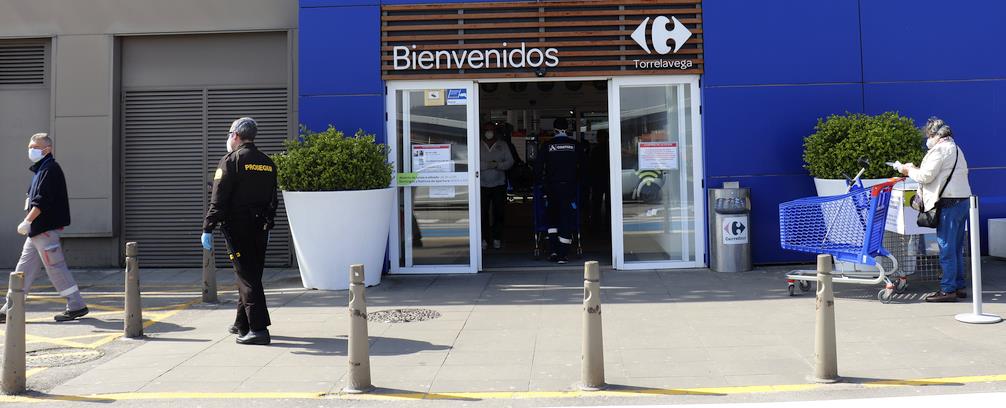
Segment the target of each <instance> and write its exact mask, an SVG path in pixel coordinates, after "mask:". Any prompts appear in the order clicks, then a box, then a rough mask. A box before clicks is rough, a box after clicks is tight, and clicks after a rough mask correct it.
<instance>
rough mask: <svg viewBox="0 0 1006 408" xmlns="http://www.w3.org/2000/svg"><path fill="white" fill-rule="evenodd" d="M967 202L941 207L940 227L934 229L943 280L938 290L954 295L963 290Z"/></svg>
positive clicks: (960, 201) (965, 200)
mask: <svg viewBox="0 0 1006 408" xmlns="http://www.w3.org/2000/svg"><path fill="white" fill-rule="evenodd" d="M968 207H969V204H968V200H967V199H964V200H959V201H957V202H956V203H953V204H950V205H949V206H947V207H943V208H942V209H941V210H940V225H939V226H937V227H936V243H937V244H939V246H940V267H941V268H943V279H942V280H941V281H940V290H942V291H943V292H945V293H954V292H955V291H957V290H958V289H964V287H965V283H964V225H965V224H966V223H967V221H968Z"/></svg>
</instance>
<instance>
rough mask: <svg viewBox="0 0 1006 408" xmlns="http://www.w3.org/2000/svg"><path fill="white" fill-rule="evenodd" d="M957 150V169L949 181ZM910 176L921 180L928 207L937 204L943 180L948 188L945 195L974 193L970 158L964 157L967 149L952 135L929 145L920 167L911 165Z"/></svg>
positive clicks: (946, 196) (963, 196) (921, 188)
mask: <svg viewBox="0 0 1006 408" xmlns="http://www.w3.org/2000/svg"><path fill="white" fill-rule="evenodd" d="M954 152H957V159H956V160H957V170H954V176H953V179H951V180H950V181H949V182H947V177H950V170H951V168H953V167H954ZM908 177H911V178H912V179H913V180H915V181H918V182H919V190H920V192H921V194H922V202H923V203H924V204H925V206H926V207H925V208H926V211H928V210H931V209H933V207H934V206H935V205H936V201H937V200H939V198H940V197H938V195H939V194H940V188H942V187H943V184H946V185H947V188H946V189H945V190H943V197H945V198H968V197H970V196H971V184H970V183H968V162H967V160H965V159H964V151H963V150H960V149H959V148H958V146H957V143H956V142H955V141H954V139H953V138H952V137H948V138H945V139H943V140H942V141H940V142H939V143H937V144H936V146H933V148H932V149H929V152H927V153H926V156H925V157H923V158H922V163H921V164H920V165H919V167H918V168H915V167H911V168H909V169H908Z"/></svg>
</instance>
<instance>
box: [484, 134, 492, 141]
mask: <svg viewBox="0 0 1006 408" xmlns="http://www.w3.org/2000/svg"><path fill="white" fill-rule="evenodd" d="M482 138H484V139H486V140H489V139H492V138H493V132H485V133H483V134H482Z"/></svg>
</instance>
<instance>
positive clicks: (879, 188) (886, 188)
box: [870, 177, 905, 197]
mask: <svg viewBox="0 0 1006 408" xmlns="http://www.w3.org/2000/svg"><path fill="white" fill-rule="evenodd" d="M904 180H905V178H904V177H893V178H890V179H888V180H887V181H885V182H883V183H880V184H877V185H874V186H873V189H872V190H871V191H870V195H872V196H874V197H876V196H877V195H879V194H880V193H885V192H890V191H891V190H893V189H894V185H895V184H898V183H900V182H902V181H904Z"/></svg>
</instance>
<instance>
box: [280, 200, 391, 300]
mask: <svg viewBox="0 0 1006 408" xmlns="http://www.w3.org/2000/svg"><path fill="white" fill-rule="evenodd" d="M394 194H395V189H393V188H386V189H380V190H362V191H312V192H292V191H284V192H283V200H284V201H285V203H286V213H287V218H288V219H289V221H290V232H291V233H292V234H293V245H294V248H295V249H296V252H297V262H298V263H299V264H300V265H299V266H300V277H301V280H302V281H303V283H304V287H305V288H313V289H322V290H342V289H348V288H349V266H350V265H352V264H363V265H364V274H365V280H364V282H365V283H366V285H367V286H373V285H377V284H379V283H381V270H382V269H383V267H384V255H385V249H386V248H387V244H388V233H389V232H390V230H391V206H392V203H393V201H394V197H395V196H394Z"/></svg>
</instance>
